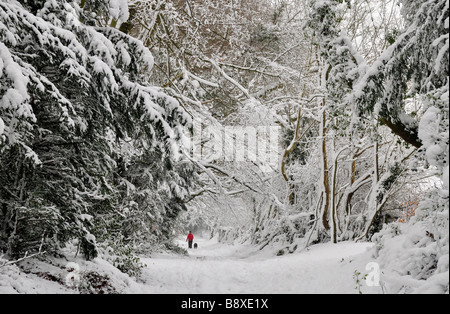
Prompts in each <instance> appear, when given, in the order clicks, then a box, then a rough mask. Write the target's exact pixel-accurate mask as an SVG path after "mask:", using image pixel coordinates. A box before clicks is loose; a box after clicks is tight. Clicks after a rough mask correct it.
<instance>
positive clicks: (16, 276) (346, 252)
mask: <svg viewBox="0 0 450 314" xmlns="http://www.w3.org/2000/svg"><path fill="white" fill-rule="evenodd" d="M195 242H197V243H198V244H199V249H197V250H194V249H192V250H189V251H188V252H189V255H188V256H181V255H175V254H171V253H158V254H153V255H152V256H151V257H141V261H142V262H144V263H145V264H146V265H147V267H145V268H144V270H143V273H142V275H141V277H140V279H139V280H138V281H135V280H134V279H132V278H130V277H128V276H127V275H125V274H123V273H121V272H120V271H119V270H117V269H116V268H115V267H113V266H112V265H111V264H110V263H108V262H107V261H105V260H103V259H100V258H96V259H94V261H91V262H87V261H83V260H82V259H81V258H77V259H76V260H75V259H74V260H73V261H69V262H71V263H76V264H78V265H79V268H80V271H96V272H98V273H102V274H106V275H108V276H109V278H110V282H111V285H113V286H114V287H115V288H116V289H117V290H116V291H117V292H118V293H130V294H136V293H143V294H169V293H170V294H202V293H205V294H278V293H286V294H291V293H292V294H298V293H306V294H309V293H311V294H312V293H321V294H324V293H330V294H334V293H344V294H351V293H359V291H361V292H362V293H382V292H383V291H382V288H381V287H369V286H367V285H366V282H365V281H364V280H360V283H359V284H357V282H356V277H354V275H355V271H356V272H360V273H361V274H362V275H360V276H359V279H362V277H363V275H364V274H365V273H367V271H366V270H365V268H366V265H367V264H368V263H370V262H372V260H371V253H370V250H369V248H371V247H372V246H373V244H370V243H354V242H343V243H339V244H331V243H329V244H319V245H315V246H312V247H310V248H309V249H308V250H304V251H303V252H296V253H294V254H290V255H285V256H275V255H274V253H273V252H274V251H273V250H269V249H266V250H264V251H259V250H258V248H256V247H255V246H251V245H242V244H240V245H229V244H222V243H218V241H217V240H215V239H212V240H205V239H198V238H197V239H196V240H195ZM178 244H179V245H180V246H182V247H187V244H186V243H185V242H184V241H183V240H181V239H180V240H178ZM26 263H28V264H29V266H28V271H29V273H24V272H23V271H19V270H18V268H17V266H15V265H13V266H7V267H3V268H0V294H2V293H40V294H44V293H57V294H60V293H76V292H77V291H76V290H74V289H71V288H69V287H67V286H65V285H64V281H65V278H66V277H67V275H68V272H67V270H65V269H64V265H63V263H62V262H60V264H59V265H57V262H56V261H53V262H52V263H53V265H49V264H44V263H42V262H37V261H27V262H26ZM64 263H67V261H66V260H64ZM22 266H24V265H22ZM25 268H27V266H26V265H25ZM30 271H31V273H30ZM38 271H39V272H40V273H41V276H37V275H36V273H37V272H38ZM43 273H49V274H52V275H53V276H54V277H57V278H59V279H60V282H59V283H58V282H57V281H55V280H47V279H45V278H42V274H43ZM44 277H45V276H44Z"/></svg>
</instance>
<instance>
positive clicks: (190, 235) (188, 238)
mask: <svg viewBox="0 0 450 314" xmlns="http://www.w3.org/2000/svg"><path fill="white" fill-rule="evenodd" d="M187 240H188V241H193V240H194V235H193V234H192V233H189V235H188V237H187Z"/></svg>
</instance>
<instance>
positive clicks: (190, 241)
mask: <svg viewBox="0 0 450 314" xmlns="http://www.w3.org/2000/svg"><path fill="white" fill-rule="evenodd" d="M186 241H187V242H188V243H189V248H190V249H192V242H194V235H193V234H192V232H191V231H189V235H188V236H187V239H186Z"/></svg>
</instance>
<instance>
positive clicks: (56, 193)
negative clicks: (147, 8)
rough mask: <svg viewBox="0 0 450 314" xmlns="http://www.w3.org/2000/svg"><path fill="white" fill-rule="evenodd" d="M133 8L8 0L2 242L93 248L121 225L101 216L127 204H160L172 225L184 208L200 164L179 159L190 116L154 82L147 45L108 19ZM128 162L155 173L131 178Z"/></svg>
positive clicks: (0, 60) (0, 68)
mask: <svg viewBox="0 0 450 314" xmlns="http://www.w3.org/2000/svg"><path fill="white" fill-rule="evenodd" d="M125 4H126V1H125ZM106 8H108V9H107V10H106ZM127 10H128V9H127V7H126V5H125V6H124V5H123V1H88V0H83V1H81V2H80V3H79V5H77V4H76V3H74V2H69V1H64V0H58V1H27V0H23V1H9V0H7V1H2V2H1V3H0V182H1V184H0V208H1V211H0V222H1V225H0V249H1V250H2V251H7V252H8V253H9V254H10V255H11V256H18V255H22V254H24V253H25V252H27V251H28V252H31V251H33V250H37V249H38V248H39V247H40V246H41V245H43V247H44V249H45V250H47V251H55V250H57V249H58V247H59V246H61V245H64V244H65V243H66V242H67V241H69V240H71V239H79V245H80V247H81V249H82V251H83V253H84V254H85V256H86V257H87V258H92V257H95V256H96V254H97V244H96V236H97V237H98V236H99V235H102V236H104V235H105V234H108V228H109V227H110V226H107V225H106V224H105V225H101V222H102V221H103V222H104V220H103V219H102V218H101V217H102V215H108V216H109V217H111V216H113V217H115V219H114V220H116V221H119V220H120V214H121V213H120V210H118V207H117V206H118V205H123V204H124V203H125V202H126V201H127V202H135V203H136V204H138V205H139V206H138V210H140V211H143V212H148V211H150V212H152V213H155V212H159V213H160V214H161V216H162V217H164V219H160V220H159V221H158V223H161V224H167V226H165V228H169V227H170V224H168V222H167V221H170V220H172V219H173V218H174V217H175V216H176V215H177V213H178V212H179V210H180V209H182V206H180V205H179V203H182V198H183V197H184V196H186V195H187V187H188V185H189V184H188V181H186V180H185V178H186V177H188V175H189V174H188V173H189V167H188V166H185V165H184V164H182V163H180V164H179V165H177V166H175V165H174V160H175V157H176V156H177V155H178V153H179V152H178V150H179V146H178V143H179V140H180V138H181V137H182V130H183V126H186V125H189V123H190V116H189V115H188V114H187V113H186V112H185V111H184V110H183V109H182V108H181V107H180V106H179V104H178V102H177V101H176V100H174V99H172V98H170V97H168V96H166V95H165V94H164V93H163V92H162V91H161V90H160V89H159V88H157V87H152V86H149V85H148V83H147V82H148V80H149V76H150V71H151V69H152V66H153V57H152V55H151V54H150V52H149V51H148V49H147V48H145V47H144V46H143V44H142V43H141V42H140V41H139V40H136V39H133V38H132V37H130V36H128V35H126V34H124V33H122V32H120V31H119V30H117V29H115V28H113V27H110V26H102V25H113V24H117V22H118V21H119V22H120V21H122V22H124V21H125V20H126V18H127V16H128V11H127ZM105 21H106V23H105ZM113 21H114V23H112V22H113ZM127 145H128V151H127V156H126V159H124V156H123V155H124V154H122V153H121V152H122V151H123V149H124V147H125V146H127ZM128 166H129V167H130V168H134V169H135V170H138V169H144V170H145V171H146V172H147V173H148V174H149V175H148V176H145V177H144V178H145V180H144V179H142V180H137V179H133V178H130V177H133V175H132V174H130V171H129V170H127V169H126V167H128ZM124 167H125V168H124ZM168 173H170V174H171V175H167V174H168ZM183 176H184V179H183V178H182V177H183ZM130 181H131V182H132V183H133V184H134V185H135V194H129V193H128V194H127V193H126V188H125V187H126V186H127V184H128V182H130ZM161 186H168V188H167V190H168V192H167V193H166V194H165V195H164V197H163V196H162V195H161V194H159V193H160V191H161ZM142 191H146V193H145V194H143V193H141V192H142ZM155 195H158V196H159V198H158V200H159V202H154V203H152V206H151V207H150V206H147V207H144V208H143V207H142V206H143V203H144V202H145V201H143V200H142V199H145V200H146V201H147V202H149V201H151V200H153V199H154V197H155ZM119 225H120V224H119ZM122 227H123V226H121V228H122ZM105 228H106V230H107V231H106V232H105ZM99 230H103V232H99ZM123 232H124V230H123V229H119V233H120V234H121V233H123ZM95 233H97V234H95ZM167 233H168V232H167V231H166V232H165V234H166V235H167ZM102 240H103V238H102Z"/></svg>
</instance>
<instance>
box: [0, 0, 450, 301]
mask: <svg viewBox="0 0 450 314" xmlns="http://www.w3.org/2000/svg"><path fill="white" fill-rule="evenodd" d="M448 63H449V2H448V0H377V1H371V0H369V1H367V0H347V1H345V0H202V1H196V0H128V1H127V0H75V1H67V0H43V1H40V0H0V269H1V267H2V265H7V264H8V265H9V264H10V263H14V262H16V261H19V260H21V259H24V258H29V257H30V256H42V258H45V256H46V255H58V254H61V250H62V249H63V248H64V247H67V246H73V247H74V248H75V249H74V250H75V252H74V253H75V254H76V255H77V256H78V255H79V256H83V257H84V258H85V259H87V260H92V259H94V258H96V257H101V256H105V254H109V255H114V256H115V258H116V259H115V260H116V261H117V264H118V265H119V267H120V268H119V269H121V270H123V272H125V273H133V272H136V271H138V270H139V268H140V265H139V262H138V260H139V259H138V258H137V257H136V256H137V255H138V254H146V253H149V252H153V251H156V250H161V249H163V250H172V251H176V252H180V254H182V251H183V250H182V249H180V248H179V247H177V246H176V245H175V244H174V238H175V237H176V236H178V235H180V234H185V233H187V232H188V231H190V230H199V231H200V230H202V231H207V232H208V234H209V236H210V237H217V238H218V239H219V241H221V242H223V243H235V242H240V243H250V244H252V245H253V246H254V247H257V248H258V249H260V250H264V249H271V250H273V252H274V254H276V255H279V256H281V255H287V254H293V253H295V252H297V251H301V250H303V249H305V248H307V247H310V246H313V245H315V244H318V243H340V242H344V241H356V242H373V243H375V244H376V250H375V257H376V258H379V261H380V263H382V266H383V267H394V266H395V265H398V264H399V263H400V262H403V263H401V267H400V268H401V271H399V273H398V276H399V277H402V278H406V277H408V278H410V277H412V278H414V279H417V280H423V281H428V282H430V283H432V282H433V283H436V282H438V283H439V287H441V288H440V290H439V292H440V293H448V291H449V290H448V271H449V258H448V256H449V225H448V219H449V216H448V215H449V166H448V164H449V133H448V132H449V68H448ZM263 129H266V130H272V132H275V131H274V130H276V132H277V133H276V134H277V138H276V139H277V140H276V141H274V140H270V141H269V140H268V137H269V136H268V135H267V134H264V132H263V131H262V130H263ZM239 130H246V132H249V133H251V132H250V131H249V130H253V131H254V132H255V133H254V134H256V136H257V137H258V138H260V139H261V138H262V141H263V142H264V143H265V144H267V145H266V146H265V149H266V152H267V153H269V154H265V155H264V154H263V155H264V156H265V157H267V155H270V156H276V160H275V161H273V160H271V162H270V163H269V162H268V160H267V158H262V159H260V158H258V157H261V156H259V155H258V156H253V155H252V156H250V155H251V152H250V153H249V152H248V150H250V148H249V142H250V140H248V141H245V140H244V141H242V142H239V141H236V140H235V137H236V134H238V133H239V132H240V131H239ZM255 130H256V131H255ZM227 132H231V133H233V132H234V135H233V134H228V133H227ZM222 135H223V136H224V138H223V140H222V141H221V146H220V145H219V146H217V145H216V144H217V141H218V138H219V137H220V136H222ZM233 136H234V138H233ZM264 140H265V141H264ZM217 147H219V150H220V149H223V150H224V151H225V150H228V149H234V150H235V151H238V152H239V151H240V152H242V151H245V152H246V154H245V158H241V159H239V160H236V158H234V159H233V158H227V156H225V155H226V154H218V153H217ZM195 149H199V150H200V151H201V154H195V153H193V151H194V150H195ZM263 149H264V148H263ZM233 156H235V155H233ZM399 243H408V244H407V245H403V247H402V250H394V249H393V248H396V247H397V246H399ZM392 252H395V254H393V253H392ZM399 261H400V262H399ZM445 278H446V279H445ZM405 282H406V281H405ZM406 286H407V283H405V284H404V286H403V288H402V289H403V290H401V289H399V292H402V291H403V292H404V291H405V289H406V288H405V287H406Z"/></svg>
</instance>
